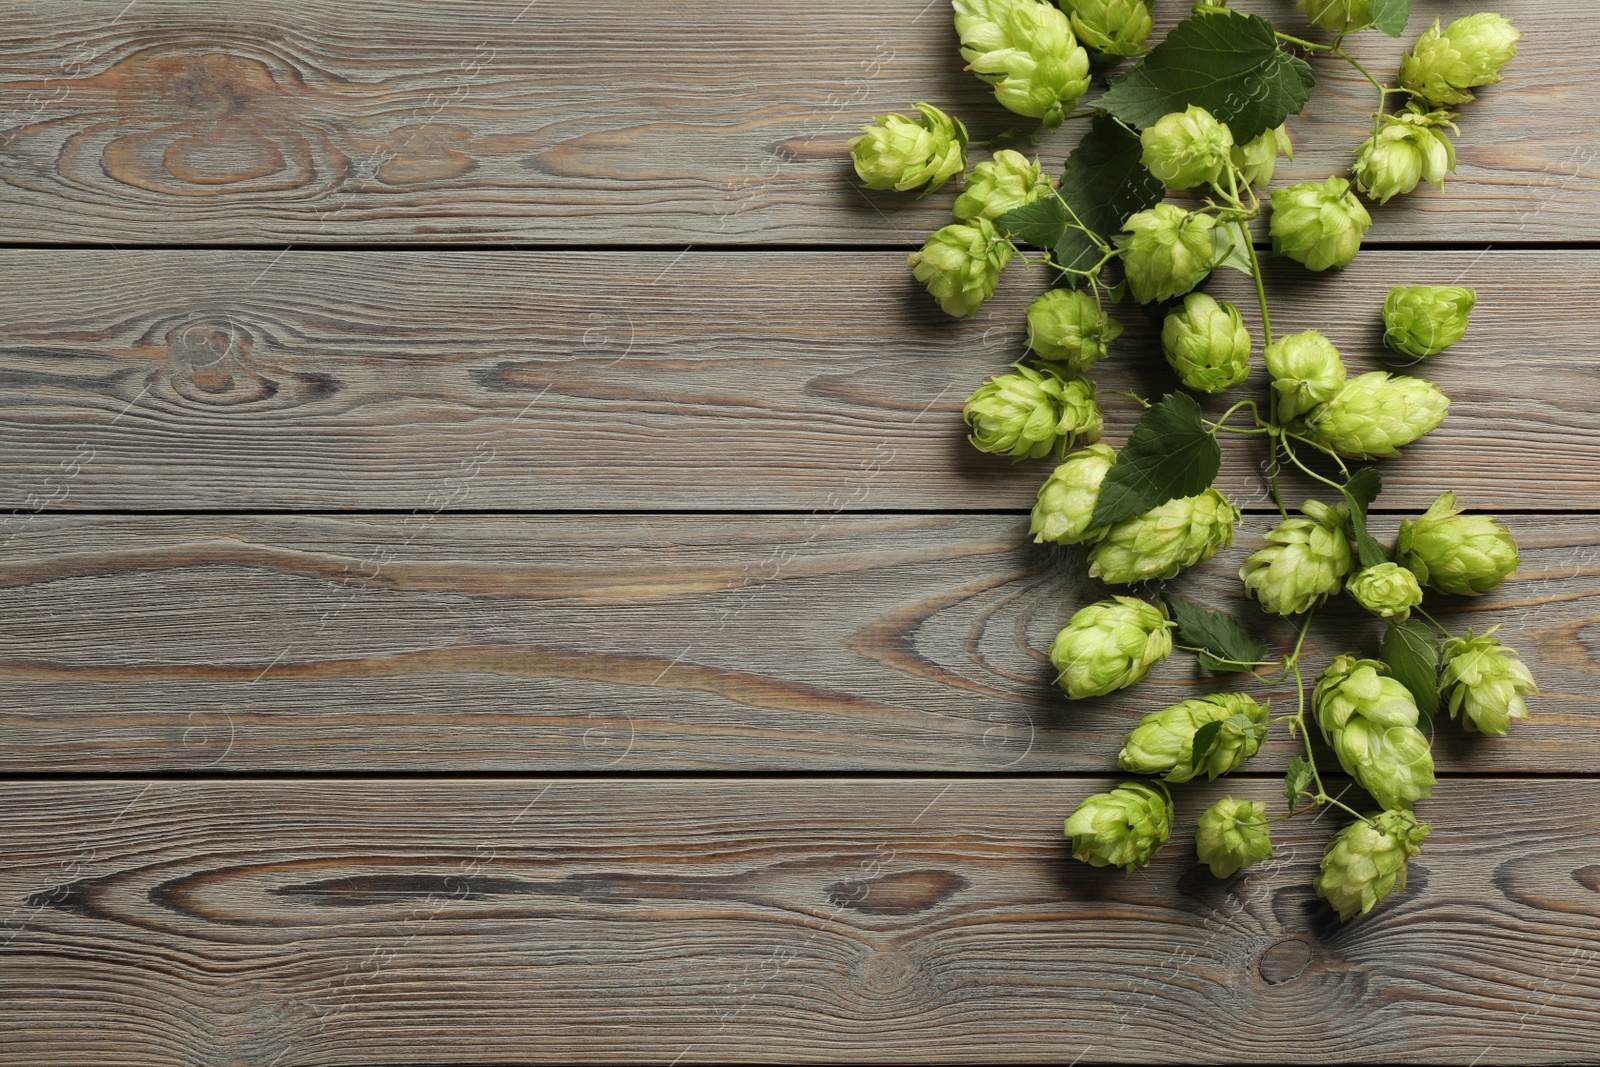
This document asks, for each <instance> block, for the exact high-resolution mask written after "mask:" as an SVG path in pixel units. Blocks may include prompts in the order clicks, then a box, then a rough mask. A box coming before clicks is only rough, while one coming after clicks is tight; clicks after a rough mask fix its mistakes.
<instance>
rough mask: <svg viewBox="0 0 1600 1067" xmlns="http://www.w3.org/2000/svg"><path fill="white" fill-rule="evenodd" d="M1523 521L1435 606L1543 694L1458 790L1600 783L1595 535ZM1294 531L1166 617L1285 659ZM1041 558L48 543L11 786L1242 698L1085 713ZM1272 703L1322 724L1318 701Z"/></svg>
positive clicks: (926, 724) (884, 766) (109, 534)
mask: <svg viewBox="0 0 1600 1067" xmlns="http://www.w3.org/2000/svg"><path fill="white" fill-rule="evenodd" d="M1394 522H1395V520H1394V519H1393V518H1384V519H1381V520H1379V521H1378V522H1377V524H1376V527H1375V528H1376V529H1377V530H1378V531H1379V532H1380V534H1381V535H1382V536H1385V537H1387V536H1389V535H1390V534H1391V533H1392V531H1393V528H1394ZM1511 522H1512V523H1513V526H1514V528H1515V530H1516V533H1517V536H1518V537H1519V538H1520V540H1521V543H1522V549H1523V566H1522V570H1521V572H1520V573H1519V575H1518V576H1517V577H1516V578H1515V579H1514V580H1513V581H1512V582H1511V583H1509V584H1508V585H1506V586H1504V587H1503V588H1502V589H1500V590H1498V591H1496V592H1495V593H1493V594H1490V595H1489V596H1487V597H1484V598H1482V599H1481V600H1480V601H1478V602H1474V603H1471V604H1467V603H1464V602H1460V601H1457V602H1454V603H1449V602H1445V601H1441V602H1440V603H1439V604H1436V605H1434V610H1436V611H1438V612H1440V615H1441V617H1442V618H1443V619H1445V620H1446V621H1447V624H1448V625H1451V626H1452V628H1454V629H1456V630H1458V631H1459V630H1463V629H1465V628H1466V627H1467V626H1473V627H1475V628H1476V629H1477V630H1478V632H1480V633H1481V632H1482V631H1483V629H1484V628H1486V627H1487V626H1490V625H1495V624H1500V625H1503V627H1504V629H1503V630H1502V636H1503V638H1504V640H1506V641H1507V642H1508V643H1509V644H1511V645H1512V646H1513V647H1515V648H1517V649H1519V650H1521V652H1522V653H1523V655H1525V656H1526V658H1527V661H1528V663H1529V664H1530V666H1531V667H1532V669H1533V671H1534V673H1535V675H1536V676H1537V677H1538V679H1539V681H1540V682H1541V683H1542V685H1543V687H1544V694H1543V696H1541V697H1540V698H1538V699H1536V700H1535V701H1534V702H1533V710H1534V718H1533V719H1532V720H1531V721H1529V722H1526V723H1519V724H1518V725H1517V726H1516V727H1515V728H1514V729H1513V730H1512V731H1511V733H1510V735H1509V736H1507V737H1505V738H1502V739H1486V738H1481V737H1478V738H1474V737H1468V736H1465V735H1464V734H1463V733H1462V731H1461V730H1460V729H1459V728H1458V727H1457V726H1455V725H1454V724H1452V723H1450V722H1448V721H1444V722H1441V723H1439V724H1438V726H1437V728H1436V731H1435V751H1436V758H1437V760H1438V763H1439V767H1440V769H1441V771H1442V772H1446V773H1450V772H1479V773H1481V772H1529V773H1536V774H1553V773H1572V772H1594V771H1600V740H1597V737H1596V731H1595V730H1594V728H1593V721H1592V719H1593V709H1594V707H1595V705H1596V703H1597V702H1600V664H1597V662H1596V657H1595V654H1594V647H1593V640H1592V637H1591V635H1592V633H1593V632H1595V629H1596V627H1597V626H1600V549H1597V548H1596V546H1595V544H1594V529H1593V520H1592V519H1589V518H1567V519H1563V518H1561V517H1559V516H1537V515H1534V516H1517V517H1514V518H1513V519H1512V520H1511ZM1267 523H1268V520H1267V519H1266V518H1265V517H1261V516H1258V517H1255V518H1253V519H1252V520H1251V522H1250V523H1249V525H1248V526H1247V527H1246V529H1245V530H1244V531H1243V532H1241V534H1240V535H1239V537H1238V540H1237V543H1236V545H1235V546H1234V547H1233V548H1232V549H1231V550H1229V551H1228V552H1226V553H1224V554H1223V555H1221V556H1219V557H1218V558H1217V559H1216V560H1215V561H1213V562H1212V563H1211V564H1209V565H1207V566H1206V567H1204V568H1203V569H1202V570H1201V571H1200V572H1198V573H1191V574H1189V575H1185V576H1183V577H1181V578H1180V579H1178V580H1177V581H1176V582H1174V583H1171V585H1170V588H1171V589H1172V590H1173V591H1176V592H1179V593H1180V594H1182V595H1187V596H1190V597H1192V598H1194V599H1197V600H1199V601H1201V602H1204V603H1208V604H1212V605H1216V606H1226V607H1229V608H1230V609H1232V610H1234V611H1236V612H1238V614H1239V616H1240V617H1241V618H1243V619H1245V620H1247V622H1248V623H1249V624H1250V625H1251V626H1252V627H1253V628H1256V629H1258V630H1259V631H1260V632H1262V633H1263V634H1266V635H1270V636H1271V638H1272V640H1273V641H1274V643H1275V645H1276V646H1277V647H1278V648H1279V650H1280V651H1286V649H1287V644H1288V642H1289V641H1290V640H1291V638H1292V636H1293V634H1292V627H1291V626H1290V625H1289V624H1287V623H1285V622H1283V621H1282V620H1272V619H1269V618H1267V617H1266V616H1264V615H1263V614H1262V613H1261V612H1260V611H1259V610H1258V609H1255V608H1254V607H1251V606H1248V605H1246V604H1245V603H1244V602H1243V601H1242V598H1241V596H1240V585H1239V582H1238V580H1237V578H1236V577H1235V575H1236V574H1237V572H1238V566H1239V562H1240V560H1241V559H1242V558H1243V556H1244V555H1245V554H1247V553H1248V552H1250V551H1253V550H1254V549H1255V548H1256V547H1258V546H1259V545H1260V543H1261V541H1260V534H1261V532H1262V531H1263V530H1264V529H1265V528H1266V526H1267ZM1025 531H1026V523H1025V521H1023V520H1020V519H1017V518H1014V517H1006V516H999V517H962V516H936V517H932V516H920V517H919V516H845V515H828V514H818V515H813V516H807V517H792V516H769V517H759V518H740V517H736V516H703V517H686V516H684V517H674V516H666V517H662V516H656V517H650V518H644V519H634V518H627V517H611V516H607V517H604V518H600V519H596V518H593V517H576V518H556V517H530V518H490V517H450V516H437V517H436V516H422V517H419V518H413V517H409V516H401V517H395V516H368V517H349V518H345V517H341V518H322V517H308V516H299V517H274V516H263V517H248V516H226V517H215V518H214V517H204V516H180V517H136V518H135V517H130V518H87V517H72V518H68V517H50V516H43V517H40V518H39V519H37V520H36V521H35V523H34V524H33V525H32V526H31V527H29V528H28V529H27V530H26V531H24V532H22V533H20V534H19V536H18V537H17V538H16V539H15V540H14V541H13V542H12V543H10V544H9V545H7V546H6V547H5V548H4V549H3V550H0V618H3V619H4V620H5V623H4V624H3V626H0V712H3V714H4V716H5V723H6V729H5V731H4V733H3V735H0V736H3V744H0V767H4V768H5V769H6V770H8V771H11V772H28V773H78V772H90V773H103V772H115V773H124V774H126V773H138V772H141V771H156V770H161V771H186V772H201V771H204V772H207V773H217V774H223V773H233V772H244V771H257V772H259V771H278V772H290V773H293V772H295V771H301V770H311V769H315V770H321V771H350V770H371V771H376V770H388V771H430V772H440V771H444V772H448V771H465V770H473V771H527V770H530V769H549V770H565V771H600V770H606V769H613V770H615V771H616V772H617V773H631V772H650V771H657V770H674V771H692V770H696V769H713V770H723V771H729V770H732V771H741V770H742V771H753V770H762V771H774V770H776V771H823V770H835V771H837V770H855V771H869V770H878V771H884V770H887V771H918V772H945V771H960V772H990V773H993V772H997V771H1007V770H1010V771H1016V772H1033V773H1053V772H1058V771H1064V770H1065V771H1082V772H1090V773H1095V772H1103V771H1105V770H1107V769H1109V768H1112V767H1114V766H1115V765H1116V755H1117V750H1118V748H1119V747H1120V744H1121V739H1122V736H1123V734H1124V733H1126V731H1127V730H1128V729H1129V728H1130V727H1131V725H1132V723H1133V722H1134V721H1135V720H1136V719H1137V718H1138V717H1139V716H1141V715H1143V714H1145V713H1147V712H1150V711H1153V710H1156V709H1158V708H1161V707H1164V706H1166V705H1168V704H1171V703H1175V702H1176V701H1177V700H1179V699H1182V698H1184V697H1187V696H1193V695H1198V694H1201V693H1205V692H1213V691H1218V690H1223V689H1227V688H1229V687H1230V686H1237V685H1239V684H1240V683H1239V680H1238V679H1221V680H1218V679H1209V678H1206V677H1204V676H1202V675H1201V674H1199V672H1198V671H1197V669H1196V667H1195V666H1194V660H1193V657H1191V656H1189V655H1187V654H1182V653H1180V654H1178V655H1175V656H1174V657H1173V659H1172V660H1170V661H1169V662H1168V663H1167V664H1165V665H1163V666H1162V667H1160V668H1158V669H1157V670H1156V672H1155V673H1154V674H1153V675H1152V678H1151V679H1150V680H1148V681H1146V682H1145V683H1143V684H1141V685H1139V686H1137V687H1135V688H1133V689H1131V690H1128V691H1125V692H1124V693H1122V694H1120V695H1118V696H1117V697H1115V698H1113V699H1108V700H1103V701H1087V702H1078V703H1070V702H1068V701H1067V700H1066V699H1065V698H1064V697H1062V696H1061V695H1060V694H1059V692H1058V691H1056V690H1055V689H1054V687H1053V685H1052V681H1053V672H1052V670H1051V669H1050V667H1049V665H1048V663H1047V662H1046V661H1045V657H1044V655H1043V653H1044V650H1045V649H1047V648H1048V647H1049V644H1050V641H1051V639H1052V638H1054V636H1055V634H1056V632H1057V630H1059V629H1060V627H1061V626H1062V625H1063V624H1064V623H1065V622H1066V620H1067V618H1068V617H1069V616H1070V615H1071V613H1072V612H1073V611H1074V610H1075V609H1076V608H1077V607H1080V606H1081V605H1082V604H1084V603H1087V602H1088V601H1089V600H1091V599H1095V598H1097V597H1100V596H1103V595H1104V592H1103V590H1101V589H1099V588H1096V587H1095V586H1094V585H1093V583H1090V582H1089V581H1088V580H1087V579H1086V578H1085V577H1084V567H1083V565H1082V561H1081V558H1080V557H1079V556H1078V555H1077V553H1076V551H1075V550H1060V549H1054V548H1046V547H1043V546H1036V545H1033V544H1032V543H1030V542H1028V541H1027V539H1026V532H1025ZM1146 592H1151V591H1149V590H1147V591H1146ZM1380 633H1381V630H1380V628H1379V626H1378V624H1377V623H1376V621H1375V620H1371V619H1367V618H1365V617H1364V616H1362V615H1361V614H1360V612H1359V610H1357V609H1355V608H1354V606H1353V605H1351V604H1348V603H1346V602H1344V601H1343V600H1341V601H1337V602H1335V603H1334V604H1333V605H1331V606H1330V608H1329V609H1328V612H1327V615H1326V617H1325V618H1323V619H1321V620H1319V621H1318V623H1317V625H1316V627H1315V628H1314V630H1313V632H1312V634H1311V638H1310V641H1309V644H1308V648H1309V649H1310V652H1309V653H1308V658H1307V663H1308V664H1310V665H1313V666H1314V668H1315V669H1316V670H1320V669H1321V667H1322V666H1323V665H1325V664H1326V663H1327V662H1328V661H1329V660H1330V659H1331V658H1332V657H1333V656H1334V655H1336V654H1339V653H1341V652H1347V651H1364V652H1365V653H1366V654H1369V655H1370V654H1372V653H1373V652H1374V651H1375V649H1376V647H1377V638H1378V636H1379V634H1380ZM1253 691H1255V692H1257V693H1258V694H1262V695H1265V694H1267V693H1270V694H1272V695H1273V696H1274V697H1275V698H1276V699H1277V700H1278V702H1279V707H1280V708H1286V709H1291V710H1292V708H1293V700H1294V697H1293V691H1292V689H1291V688H1288V687H1285V686H1282V685H1279V686H1267V687H1262V686H1255V687H1253ZM1285 701H1288V703H1287V704H1285V703H1284V702H1285ZM1297 751H1299V747H1298V742H1292V741H1290V740H1289V739H1288V737H1287V733H1286V730H1285V728H1283V727H1279V729H1278V732H1277V733H1276V734H1275V740H1274V741H1272V742H1269V744H1268V746H1267V748H1266V750H1265V751H1264V752H1263V753H1262V754H1261V755H1260V756H1259V757H1258V758H1257V760H1256V762H1255V763H1252V764H1251V767H1252V768H1253V769H1255V770H1258V771H1260V772H1263V773H1281V770H1282V768H1283V767H1284V766H1285V765H1286V763H1287V760H1288V758H1289V756H1290V755H1291V754H1293V753H1295V752H1297ZM1330 758H1331V757H1330Z"/></svg>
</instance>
